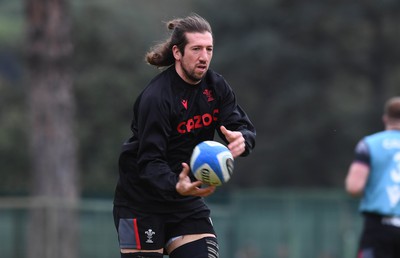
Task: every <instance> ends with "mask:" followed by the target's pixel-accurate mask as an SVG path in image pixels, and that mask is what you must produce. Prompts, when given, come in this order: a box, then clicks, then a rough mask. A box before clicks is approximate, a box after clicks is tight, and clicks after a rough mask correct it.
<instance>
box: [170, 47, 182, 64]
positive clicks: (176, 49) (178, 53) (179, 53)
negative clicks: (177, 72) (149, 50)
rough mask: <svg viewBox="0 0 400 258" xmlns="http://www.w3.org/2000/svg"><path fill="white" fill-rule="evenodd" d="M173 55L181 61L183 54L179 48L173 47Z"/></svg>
mask: <svg viewBox="0 0 400 258" xmlns="http://www.w3.org/2000/svg"><path fill="white" fill-rule="evenodd" d="M172 54H173V55H174V58H175V60H177V61H179V60H181V57H182V54H181V51H179V48H178V47H177V46H176V45H174V46H173V47H172Z"/></svg>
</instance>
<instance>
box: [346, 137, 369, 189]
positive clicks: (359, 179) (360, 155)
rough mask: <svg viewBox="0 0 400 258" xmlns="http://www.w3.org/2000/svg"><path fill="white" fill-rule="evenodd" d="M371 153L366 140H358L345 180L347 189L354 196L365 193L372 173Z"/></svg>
mask: <svg viewBox="0 0 400 258" xmlns="http://www.w3.org/2000/svg"><path fill="white" fill-rule="evenodd" d="M369 164H370V154H369V149H368V145H367V144H366V142H365V141H364V140H361V141H359V142H358V144H357V146H356V149H355V158H354V161H353V162H352V163H351V165H350V168H349V170H348V172H347V177H346V180H345V188H346V191H347V192H348V193H349V194H350V195H352V196H360V195H362V194H363V193H364V189H365V185H366V184H367V180H368V176H369V173H370V168H369Z"/></svg>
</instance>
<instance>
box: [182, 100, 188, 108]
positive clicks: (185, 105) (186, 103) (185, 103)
mask: <svg viewBox="0 0 400 258" xmlns="http://www.w3.org/2000/svg"><path fill="white" fill-rule="evenodd" d="M181 103H182V105H183V106H184V107H185V109H187V105H188V101H187V100H186V99H182V101H181Z"/></svg>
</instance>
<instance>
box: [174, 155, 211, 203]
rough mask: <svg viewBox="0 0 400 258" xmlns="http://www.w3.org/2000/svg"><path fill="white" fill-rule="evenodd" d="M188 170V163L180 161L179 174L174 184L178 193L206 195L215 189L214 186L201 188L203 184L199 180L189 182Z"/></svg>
mask: <svg viewBox="0 0 400 258" xmlns="http://www.w3.org/2000/svg"><path fill="white" fill-rule="evenodd" d="M189 171H190V168H189V165H188V164H186V163H182V171H181V173H180V174H179V181H178V183H177V184H176V186H175V188H176V191H177V192H178V193H179V194H180V195H183V196H188V195H192V196H200V197H206V196H208V195H210V194H212V193H213V192H214V191H215V186H208V187H204V188H201V186H202V184H203V183H202V182H201V181H195V182H191V180H190V178H189Z"/></svg>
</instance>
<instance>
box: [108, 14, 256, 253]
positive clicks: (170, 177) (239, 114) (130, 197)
mask: <svg viewBox="0 0 400 258" xmlns="http://www.w3.org/2000/svg"><path fill="white" fill-rule="evenodd" d="M167 27H168V29H169V30H171V32H172V33H171V36H170V37H169V38H168V39H167V40H166V41H165V42H164V43H161V44H159V45H156V46H155V47H154V48H153V49H152V50H151V51H150V52H148V53H147V54H146V60H147V62H148V63H149V64H151V65H154V66H156V67H158V68H160V67H165V69H164V70H163V71H162V72H161V73H160V74H159V75H157V76H156V77H155V78H154V79H153V80H151V82H150V83H149V84H148V85H147V87H146V88H145V89H144V90H143V92H142V93H141V94H140V95H139V97H138V98H137V100H136V102H135V104H134V107H133V119H132V123H131V131H132V136H131V137H130V138H129V140H128V141H126V142H125V143H124V145H123V147H122V151H121V154H120V158H119V180H118V184H117V187H116V190H115V197H114V221H115V226H116V228H117V231H118V238H119V244H120V251H121V258H128V257H132V258H139V257H141V258H154V257H156V258H161V257H163V253H164V254H168V255H169V257H171V258H185V257H191V258H217V257H219V254H218V242H217V237H216V233H215V231H214V228H213V225H212V222H211V219H210V210H209V208H208V207H207V205H206V204H205V203H204V199H203V197H206V196H209V195H210V194H212V193H213V192H214V191H215V187H214V186H203V187H202V183H201V182H200V181H197V180H196V179H195V178H194V177H193V175H192V173H189V172H190V168H189V166H188V163H189V160H190V156H191V153H192V150H193V148H194V147H195V146H196V145H197V144H198V143H200V142H202V141H205V140H212V139H214V134H215V132H217V133H218V134H219V136H220V137H221V139H222V140H224V141H225V143H226V144H227V146H228V148H229V150H230V151H231V153H232V155H233V157H234V158H236V157H239V156H247V155H248V154H249V153H250V152H251V150H252V149H253V148H254V146H255V136H256V132H255V129H254V126H253V124H252V123H251V121H250V119H249V118H248V116H247V115H246V113H245V112H244V111H243V109H242V108H241V107H240V106H239V105H238V104H237V102H236V98H235V94H234V93H233V91H232V89H231V87H230V86H229V84H228V83H227V82H226V81H225V80H224V78H223V77H222V76H221V75H219V74H217V73H215V72H214V71H212V70H210V69H209V66H210V62H211V58H212V55H213V36H212V32H211V27H210V25H209V23H208V22H207V21H206V20H205V19H204V18H202V17H200V16H199V15H196V14H194V15H191V16H188V17H186V18H182V19H174V20H172V21H169V22H168V23H167Z"/></svg>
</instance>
